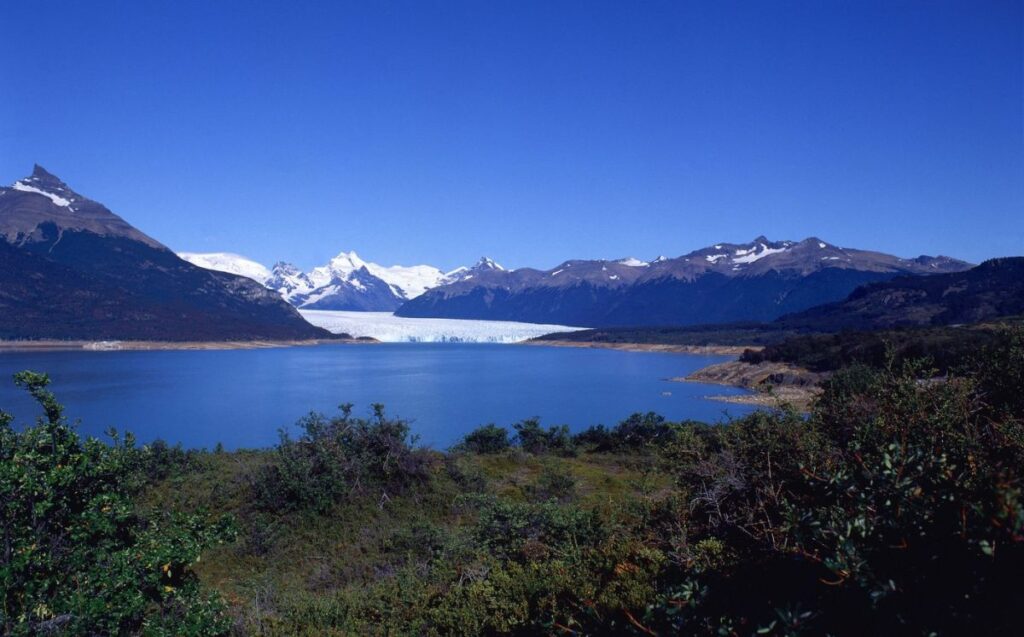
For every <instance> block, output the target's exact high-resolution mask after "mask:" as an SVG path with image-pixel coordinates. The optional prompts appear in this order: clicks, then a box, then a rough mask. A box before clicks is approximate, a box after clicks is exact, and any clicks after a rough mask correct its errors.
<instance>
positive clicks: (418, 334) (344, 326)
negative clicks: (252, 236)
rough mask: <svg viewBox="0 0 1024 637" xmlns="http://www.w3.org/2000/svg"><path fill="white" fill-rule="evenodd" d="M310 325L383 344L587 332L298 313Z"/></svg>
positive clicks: (323, 312)
mask: <svg viewBox="0 0 1024 637" xmlns="http://www.w3.org/2000/svg"><path fill="white" fill-rule="evenodd" d="M299 312H300V313H301V314H302V316H304V317H306V320H307V321H309V322H310V323H312V324H313V325H317V326H320V327H322V328H324V329H326V330H328V331H331V332H334V333H335V334H340V333H342V332H345V333H348V334H351V335H352V336H370V337H373V338H375V339H377V340H379V341H383V342H385V343H518V342H520V341H525V340H528V339H531V338H534V337H535V336H541V335H543V334H550V333H551V332H572V331H576V330H582V329H586V328H583V327H570V326H568V325H541V324H538V323H516V322H515V321H468V320H461V319H433V318H404V317H400V316H395V315H394V314H392V313H390V312H338V311H330V310H299Z"/></svg>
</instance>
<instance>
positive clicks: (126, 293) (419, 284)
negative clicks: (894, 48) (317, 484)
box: [0, 166, 1020, 340]
mask: <svg viewBox="0 0 1024 637" xmlns="http://www.w3.org/2000/svg"><path fill="white" fill-rule="evenodd" d="M1001 267H1002V269H1001V270H999V272H1002V271H1003V270H1005V269H1006V268H1007V267H1008V266H1006V265H1005V264H1003V266H1001ZM969 268H971V265H970V264H968V263H966V262H964V261H960V260H957V259H953V258H950V257H943V256H938V257H931V256H920V257H917V258H912V259H905V258H900V257H895V256H892V255H888V254H883V253H879V252H873V251H868V250H859V249H853V248H843V247H839V246H836V245H833V244H830V243H828V242H826V241H823V240H820V239H817V238H814V237H812V238H808V239H804V240H802V241H771V240H769V239H767V238H765V237H763V236H762V237H757V238H755V239H754V240H753V241H750V242H748V243H740V244H733V243H720V244H716V245H714V246H709V247H707V248H702V249H700V250H695V251H693V252H690V253H688V254H684V255H682V256H679V257H674V258H668V257H658V258H656V259H652V260H650V261H643V260H640V259H636V258H632V257H630V258H624V259H616V260H569V261H565V262H563V263H561V264H560V265H558V266H556V267H554V268H551V269H548V270H539V269H534V268H519V269H515V270H508V269H505V268H503V267H502V266H501V265H499V264H498V263H496V262H495V261H493V260H492V259H489V258H482V259H481V260H480V261H479V262H477V263H476V264H474V265H473V266H471V267H460V268H456V269H454V270H451V271H448V272H445V271H442V270H441V269H439V268H436V267H433V266H429V265H416V266H381V265H378V264H376V263H372V262H368V261H364V260H363V259H361V258H360V257H359V255H357V254H356V253H355V252H342V253H340V254H338V255H337V256H336V257H334V258H333V259H331V260H330V261H329V262H328V263H326V264H325V265H323V266H319V267H316V268H313V269H311V270H309V271H307V272H303V271H302V270H300V269H299V268H297V267H296V266H294V265H292V264H290V263H286V262H279V263H277V264H275V265H274V266H273V267H272V268H267V267H265V266H263V265H262V264H259V263H257V262H255V261H252V260H251V259H247V258H245V257H242V256H239V255H236V254H232V253H226V252H225V253H181V254H180V255H176V254H175V253H174V252H172V251H171V250H170V249H168V248H167V247H166V246H164V245H163V244H161V243H160V242H159V241H157V240H156V239H153V238H152V237H150V236H148V235H146V234H145V233H143V232H141V231H140V230H138V229H137V228H135V227H133V226H132V225H131V224H129V223H128V222H127V221H125V220H124V219H122V218H121V217H119V216H117V215H116V214H114V213H113V212H111V211H110V210H109V209H107V208H106V207H105V206H103V205H102V204H100V203H98V202H95V201H92V200H91V199H89V198H87V197H85V196H83V195H81V194H79V193H77V192H75V191H74V190H72V189H71V188H70V187H69V186H68V185H67V184H65V183H64V182H63V181H61V180H60V179H59V178H57V177H56V176H54V175H52V174H50V173H49V172H47V171H46V170H45V169H43V168H41V167H39V166H36V167H35V170H34V171H33V173H32V175H31V176H29V177H26V178H25V179H21V180H18V181H17V182H15V183H14V184H13V185H12V186H10V187H0V338H3V339H12V338H57V339H140V340H146V339H149V340H228V339H259V338H273V339H299V338H326V337H329V334H328V333H327V332H326V331H324V330H321V329H320V328H317V327H314V326H312V325H310V324H309V323H307V322H306V321H305V320H304V319H303V318H302V316H301V315H299V313H298V312H297V311H296V309H295V308H304V309H327V310H366V311H388V312H392V311H393V312H394V313H395V314H396V315H398V316H402V317H430V318H463V319H483V320H506V321H521V322H530V323H546V324H562V325H585V326H594V327H615V326H660V325H675V326H685V325H696V324H709V323H736V322H767V321H772V320H775V319H778V318H779V317H782V316H787V320H793V321H806V322H814V323H818V324H821V325H826V324H832V323H835V324H837V325H838V324H839V323H841V321H839V320H838V319H836V318H835V316H838V314H836V313H839V314H842V315H844V316H845V315H848V314H849V313H851V312H855V313H859V314H860V315H861V316H863V317H865V319H864V320H865V322H870V321H872V320H874V321H875V322H877V323H879V324H880V325H887V326H888V325H898V324H901V323H900V321H911V322H912V321H913V320H916V319H914V318H912V317H911V314H914V313H921V312H924V313H925V314H927V313H929V312H931V313H932V314H933V315H935V316H939V315H941V316H954V315H955V316H957V317H960V318H963V319H964V320H970V319H971V316H972V314H971V312H972V311H974V312H975V313H976V314H977V313H978V312H980V313H981V314H984V313H985V312H986V311H987V310H978V311H975V310H977V308H976V306H977V305H978V303H981V304H982V305H983V306H984V307H985V308H997V309H1000V311H1001V310H1007V311H1009V310H1011V309H1012V308H1010V307H1009V306H1007V305H1006V304H1007V303H1008V302H1009V301H1007V300H1006V299H1004V298H1003V297H1002V296H1001V294H1002V292H1001V290H1003V291H1005V290H1006V289H1008V288H1007V287H1006V286H1008V285H1010V284H1009V283H1008V280H1007V279H1006V276H1005V275H1000V276H996V275H994V274H990V276H989V279H991V280H990V281H989V284H988V285H989V288H985V289H988V290H989V291H988V292H985V293H984V294H982V295H981V296H973V297H972V300H971V301H970V303H966V302H965V303H963V304H961V307H960V309H957V308H956V307H952V306H951V305H950V304H951V303H952V302H953V301H955V299H957V298H959V297H957V294H958V292H957V291H958V289H959V288H958V287H957V286H963V285H968V286H969V287H970V289H971V290H974V289H976V288H977V286H978V285H982V286H983V287H984V285H986V283H985V279H984V277H983V278H982V279H977V280H976V279H971V278H970V277H977V276H981V275H979V274H976V272H978V271H981V272H982V273H984V272H985V271H986V270H985V269H984V266H983V267H980V268H976V269H975V270H970V272H965V271H967V270H969ZM1010 269H1012V268H1010ZM997 270H998V268H997ZM961 274H962V276H964V277H968V278H967V279H964V280H963V281H960V279H957V278H956V276H957V275H961ZM923 275H928V276H923ZM944 277H945V278H944ZM950 277H952V278H950ZM947 280H948V281H952V283H948V284H947V283H944V282H945V281H947ZM957 281H960V282H959V283H957ZM861 286H864V287H861ZM931 286H936V287H934V289H933V287H931ZM1000 286H1003V287H1000ZM1011 287H1012V286H1011ZM855 290H856V292H855ZM851 293H853V294H851ZM1019 294H1020V293H1019V291H1016V292H1013V293H1012V295H1016V296H1014V298H1015V299H1018V300H1019ZM935 295H939V296H938V297H936V296H935ZM986 295H987V296H986ZM935 298H938V299H939V301H936V302H935V303H933V304H932V305H933V307H932V308H931V309H922V308H923V307H924V305H926V304H927V302H929V301H928V299H933V300H934V299H935ZM900 299H909V300H908V301H907V302H906V303H903V302H902V301H900ZM911 301H912V302H911ZM901 303H902V304H901ZM836 304H840V305H836ZM1011 305H1012V303H1011ZM1004 306H1006V307H1004ZM811 308H814V309H811ZM971 308H975V309H974V310H972V309H971ZM876 315H877V316H876ZM914 316H916V314H914ZM871 317H875V318H871Z"/></svg>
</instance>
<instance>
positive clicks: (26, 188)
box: [11, 178, 72, 208]
mask: <svg viewBox="0 0 1024 637" xmlns="http://www.w3.org/2000/svg"><path fill="white" fill-rule="evenodd" d="M30 179H31V178H30ZM11 188H13V189H14V190H20V191H22V192H32V193H35V194H37V195H42V196H44V197H46V198H48V199H49V200H50V201H52V202H53V203H54V204H56V205H58V206H61V207H62V208H70V207H71V201H72V200H71V199H65V198H64V197H61V196H60V195H57V194H54V193H52V192H49V191H46V190H42V189H40V188H36V187H35V186H31V185H29V184H27V183H25V182H24V181H16V182H14V184H13V185H11Z"/></svg>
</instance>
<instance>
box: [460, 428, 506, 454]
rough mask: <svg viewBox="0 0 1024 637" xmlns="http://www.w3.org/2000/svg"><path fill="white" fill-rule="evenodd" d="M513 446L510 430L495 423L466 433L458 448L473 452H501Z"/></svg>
mask: <svg viewBox="0 0 1024 637" xmlns="http://www.w3.org/2000/svg"><path fill="white" fill-rule="evenodd" d="M511 446H512V441H511V440H509V437H508V430H507V429H505V428H504V427H499V426H497V425H494V424H489V425H484V426H483V427H477V428H476V429H474V430H473V431H471V432H469V433H468V434H466V437H465V438H463V439H462V442H461V443H460V444H459V445H458V446H457V449H459V450H463V451H469V452H471V453H484V454H487V453H501V452H502V451H505V450H507V449H508V448H509V447H511Z"/></svg>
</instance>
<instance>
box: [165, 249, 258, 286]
mask: <svg viewBox="0 0 1024 637" xmlns="http://www.w3.org/2000/svg"><path fill="white" fill-rule="evenodd" d="M178 256H179V257H181V258H182V259H184V260H186V261H188V262H189V263H191V264H192V265H197V266H199V267H201V268H204V269H206V270H217V271H218V272H227V273H228V274H237V275H239V276H244V277H248V278H250V279H252V280H253V281H256V282H257V283H262V284H263V285H266V283H267V281H268V280H270V277H271V273H270V270H269V269H268V268H267V267H266V266H264V265H263V264H261V263H257V262H256V261H253V260H252V259H248V258H246V257H243V256H242V255H240V254H233V253H231V252H179V253H178Z"/></svg>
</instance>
